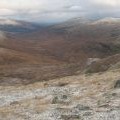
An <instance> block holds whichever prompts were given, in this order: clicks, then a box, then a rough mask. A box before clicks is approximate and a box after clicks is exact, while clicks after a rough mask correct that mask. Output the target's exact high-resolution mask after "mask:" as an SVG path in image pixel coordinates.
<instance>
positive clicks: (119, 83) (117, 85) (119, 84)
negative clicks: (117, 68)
mask: <svg viewBox="0 0 120 120" xmlns="http://www.w3.org/2000/svg"><path fill="white" fill-rule="evenodd" d="M114 88H120V80H117V81H116V83H115V85H114Z"/></svg>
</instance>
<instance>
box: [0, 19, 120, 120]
mask: <svg viewBox="0 0 120 120" xmlns="http://www.w3.org/2000/svg"><path fill="white" fill-rule="evenodd" d="M119 118H120V19H119V18H104V19H100V20H87V19H86V20H85V19H81V18H75V19H71V20H68V21H66V22H63V23H59V24H55V25H51V26H45V27H43V26H40V25H39V26H38V25H36V24H33V23H30V22H24V21H16V20H0V120H119Z"/></svg>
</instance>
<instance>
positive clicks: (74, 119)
mask: <svg viewBox="0 0 120 120" xmlns="http://www.w3.org/2000/svg"><path fill="white" fill-rule="evenodd" d="M61 118H62V119H64V120H80V118H81V117H80V116H79V115H61Z"/></svg>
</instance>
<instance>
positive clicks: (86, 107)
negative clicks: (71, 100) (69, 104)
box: [75, 104, 91, 111]
mask: <svg viewBox="0 0 120 120" xmlns="http://www.w3.org/2000/svg"><path fill="white" fill-rule="evenodd" d="M75 108H76V109H78V110H82V111H86V110H91V109H90V107H89V106H84V105H80V104H78V105H77V106H76V107H75Z"/></svg>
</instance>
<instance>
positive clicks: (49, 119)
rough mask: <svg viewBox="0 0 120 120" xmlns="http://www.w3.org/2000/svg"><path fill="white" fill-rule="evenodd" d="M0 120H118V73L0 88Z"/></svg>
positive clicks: (119, 110)
mask: <svg viewBox="0 0 120 120" xmlns="http://www.w3.org/2000/svg"><path fill="white" fill-rule="evenodd" d="M0 120H120V70H119V69H118V70H109V71H107V72H104V73H96V74H88V75H85V74H84V75H77V76H69V77H64V78H60V79H54V80H50V81H45V82H39V83H34V84H31V85H26V86H18V85H17V86H0Z"/></svg>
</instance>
